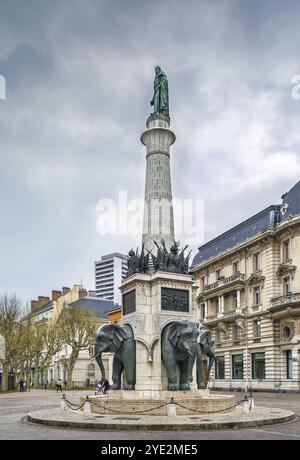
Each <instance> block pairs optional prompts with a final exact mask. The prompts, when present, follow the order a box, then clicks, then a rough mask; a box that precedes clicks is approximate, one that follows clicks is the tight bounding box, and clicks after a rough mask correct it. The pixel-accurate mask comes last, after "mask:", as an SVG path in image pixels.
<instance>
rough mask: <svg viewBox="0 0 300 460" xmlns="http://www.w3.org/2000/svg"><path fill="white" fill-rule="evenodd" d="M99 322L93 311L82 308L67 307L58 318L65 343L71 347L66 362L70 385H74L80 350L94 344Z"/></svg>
mask: <svg viewBox="0 0 300 460" xmlns="http://www.w3.org/2000/svg"><path fill="white" fill-rule="evenodd" d="M99 324H100V320H99V319H97V318H96V317H95V316H94V314H93V313H91V312H90V311H87V310H82V309H80V308H69V307H66V308H65V309H64V310H63V311H62V313H61V315H60V317H59V319H58V323H57V325H58V326H59V328H60V329H61V336H62V339H63V343H64V344H66V345H68V346H69V347H70V348H71V354H70V357H69V358H68V359H67V362H66V366H67V374H68V376H67V384H68V387H71V386H72V375H73V370H74V367H75V364H76V361H77V359H78V356H79V352H80V351H81V350H85V349H87V348H89V347H91V346H92V345H93V343H94V340H95V334H96V330H97V328H98V327H99Z"/></svg>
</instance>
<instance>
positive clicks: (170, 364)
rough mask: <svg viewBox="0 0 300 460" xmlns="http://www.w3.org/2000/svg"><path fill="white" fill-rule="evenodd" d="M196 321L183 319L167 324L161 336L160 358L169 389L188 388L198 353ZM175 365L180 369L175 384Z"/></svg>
mask: <svg viewBox="0 0 300 460" xmlns="http://www.w3.org/2000/svg"><path fill="white" fill-rule="evenodd" d="M198 326H199V324H198V322H197V321H191V320H185V321H174V322H173V323H170V324H168V325H167V326H166V327H165V328H164V330H163V332H162V337H161V351H162V360H163V363H164V365H165V368H166V371H167V378H168V389H169V390H170V391H177V390H189V389H190V383H191V382H192V380H193V367H194V364H195V361H196V358H197V356H198V353H199V344H198V336H199V333H200V331H199V329H198ZM177 365H178V367H179V370H180V378H179V385H178V384H177V373H176V370H177Z"/></svg>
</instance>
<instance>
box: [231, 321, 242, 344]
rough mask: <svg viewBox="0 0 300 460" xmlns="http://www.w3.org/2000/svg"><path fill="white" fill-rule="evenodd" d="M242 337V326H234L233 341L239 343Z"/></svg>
mask: <svg viewBox="0 0 300 460" xmlns="http://www.w3.org/2000/svg"><path fill="white" fill-rule="evenodd" d="M241 335H242V329H241V327H240V326H238V325H237V324H235V325H234V326H233V340H234V341H235V342H238V341H239V340H240V339H241Z"/></svg>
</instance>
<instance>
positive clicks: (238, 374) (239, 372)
mask: <svg viewBox="0 0 300 460" xmlns="http://www.w3.org/2000/svg"><path fill="white" fill-rule="evenodd" d="M232 378H233V379H239V380H242V379H243V378H244V359H243V355H233V356H232Z"/></svg>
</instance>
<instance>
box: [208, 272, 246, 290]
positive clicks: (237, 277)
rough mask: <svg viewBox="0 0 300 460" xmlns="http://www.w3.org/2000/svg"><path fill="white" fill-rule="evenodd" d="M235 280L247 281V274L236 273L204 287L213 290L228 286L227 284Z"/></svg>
mask: <svg viewBox="0 0 300 460" xmlns="http://www.w3.org/2000/svg"><path fill="white" fill-rule="evenodd" d="M235 281H245V275H244V274H243V273H236V274H235V275H232V276H229V277H228V278H221V279H220V280H218V281H216V282H215V283H212V284H207V285H206V286H205V287H204V291H211V290H212V289H217V288H219V287H221V286H226V285H227V284H230V283H234V282H235Z"/></svg>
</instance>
